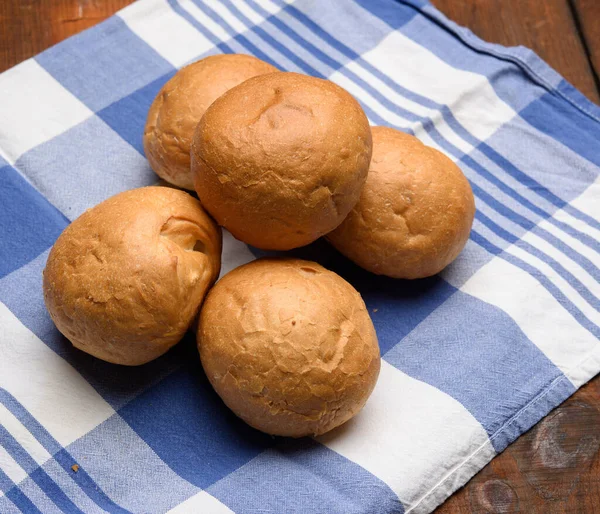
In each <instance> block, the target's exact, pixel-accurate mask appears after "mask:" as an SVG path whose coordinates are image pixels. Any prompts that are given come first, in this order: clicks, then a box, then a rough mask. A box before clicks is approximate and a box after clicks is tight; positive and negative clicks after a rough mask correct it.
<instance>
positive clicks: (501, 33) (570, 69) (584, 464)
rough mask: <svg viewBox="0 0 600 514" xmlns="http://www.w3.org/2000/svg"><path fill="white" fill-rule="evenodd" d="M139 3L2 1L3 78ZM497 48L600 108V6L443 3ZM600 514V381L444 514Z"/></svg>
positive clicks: (500, 0)
mask: <svg viewBox="0 0 600 514" xmlns="http://www.w3.org/2000/svg"><path fill="white" fill-rule="evenodd" d="M130 1H131V0H0V71H2V70H5V69H6V68H9V67H10V66H13V65H14V64H17V63H18V62H20V61H22V60H23V59H26V58H28V57H31V56H32V55H35V54H37V53H38V52H41V51H42V50H44V49H45V48H47V47H48V46H50V45H53V44H55V43H57V42H59V41H61V40H63V39H65V38H66V37H69V36H71V35H72V34H75V33H76V32H79V31H81V30H83V29H86V28H88V27H90V26H92V25H94V24H96V23H98V22H100V21H101V20H103V19H104V18H106V17H107V16H110V15H111V14H113V13H114V12H115V11H117V10H118V9H120V8H121V7H124V6H125V5H127V4H129V3H130ZM433 3H434V4H435V5H436V6H437V7H438V8H439V9H440V10H441V11H442V12H444V13H445V14H446V15H447V16H448V17H449V18H451V19H453V20H454V21H456V22H457V23H459V24H460V25H465V26H467V27H469V28H470V29H471V30H472V31H473V32H474V33H475V34H477V35H478V36H480V37H481V38H483V39H486V40H488V41H491V42H495V43H501V44H503V45H508V46H514V45H524V46H528V47H529V48H532V49H533V50H534V51H535V52H536V53H537V54H538V55H540V56H541V57H542V58H543V59H545V60H546V61H547V62H548V63H550V64H551V65H552V66H553V67H554V68H555V69H556V70H558V71H559V72H560V73H561V74H562V75H563V76H564V77H565V78H566V79H567V80H568V81H569V82H571V83H572V84H574V85H575V86H576V87H577V88H578V89H579V90H580V91H582V92H583V93H584V94H585V95H586V96H587V97H588V98H589V99H591V100H592V101H594V102H596V103H600V80H599V78H598V77H599V74H600V0H433ZM508 512H522V513H528V514H529V513H531V514H551V513H581V514H591V513H600V377H597V378H596V379H595V380H593V381H592V382H590V383H589V384H588V385H586V386H585V387H583V388H582V389H581V390H579V391H578V392H577V393H576V394H575V395H573V397H572V398H571V399H569V400H568V401H567V402H565V403H564V404H563V405H561V406H560V407H559V408H558V409H556V410H555V411H554V412H552V413H551V414H550V415H549V416H548V417H546V418H545V419H544V420H543V421H542V422H540V423H539V424H538V425H537V426H536V427H534V428H533V429H532V430H531V431H529V432H528V433H527V434H525V435H523V436H522V437H520V438H519V439H518V440H517V441H516V442H515V443H513V444H512V445H511V446H509V447H508V448H507V450H506V451H504V453H502V454H501V455H500V456H498V457H496V458H495V459H494V460H493V461H492V462H491V463H490V464H489V465H488V466H486V467H485V468H484V469H483V470H482V471H481V472H480V473H479V474H477V476H475V477H474V478H473V479H472V480H471V481H470V482H469V484H468V485H467V486H466V487H465V488H464V489H462V490H460V491H458V492H457V493H456V494H455V495H454V496H453V497H452V498H450V499H449V500H448V501H447V502H446V503H445V504H444V505H443V506H442V507H440V508H439V509H438V510H437V513H438V514H450V513H477V514H482V513H508Z"/></svg>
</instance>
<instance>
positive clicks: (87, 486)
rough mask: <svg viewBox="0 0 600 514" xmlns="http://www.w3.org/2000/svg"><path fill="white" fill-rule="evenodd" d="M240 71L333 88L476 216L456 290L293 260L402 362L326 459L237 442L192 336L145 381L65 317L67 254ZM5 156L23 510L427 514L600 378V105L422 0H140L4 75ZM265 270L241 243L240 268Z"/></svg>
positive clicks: (1, 356) (5, 507)
mask: <svg viewBox="0 0 600 514" xmlns="http://www.w3.org/2000/svg"><path fill="white" fill-rule="evenodd" d="M218 52H240V53H250V54H254V55H256V56H257V57H259V58H261V59H264V60H265V61H268V62H270V63H272V64H274V65H275V66H277V67H279V68H281V69H283V70H293V71H299V72H302V73H308V74H311V75H314V76H317V77H326V78H329V79H331V80H333V81H335V82H337V83H338V84H340V85H342V86H343V87H345V88H346V89H347V90H348V91H350V92H351V93H352V94H353V95H355V96H356V98H358V100H359V101H360V102H361V103H362V105H363V107H364V109H365V112H366V113H367V115H368V117H369V119H370V120H371V122H372V123H373V124H380V125H389V126H393V127H398V128H401V129H403V130H405V131H408V132H411V133H413V134H415V135H416V136H418V137H419V138H421V140H422V141H424V142H425V143H426V144H428V145H431V146H433V147H436V148H439V149H441V150H442V151H444V152H445V153H446V154H448V155H449V156H450V157H451V158H452V159H453V160H454V161H456V162H457V163H458V164H459V165H460V167H461V168H462V169H463V171H464V172H465V174H466V175H467V176H468V178H469V180H470V181H471V185H472V187H473V191H474V193H475V196H476V201H477V214H476V217H475V223H474V225H473V231H472V233H471V239H470V241H469V242H468V244H467V246H466V248H465V250H464V251H463V253H462V254H461V256H460V257H459V259H458V260H457V261H456V262H455V263H453V264H452V265H451V266H450V267H449V268H448V269H446V270H445V271H444V272H443V273H442V274H441V275H440V276H436V277H432V278H429V279H425V280H418V281H412V282H406V281H398V280H390V279H386V278H381V277H377V276H374V275H370V274H368V273H366V272H364V271H362V270H360V269H358V268H356V267H355V266H353V265H352V264H351V263H349V262H348V261H346V260H345V259H343V258H342V257H341V256H339V255H336V254H334V253H333V251H332V250H331V249H330V248H329V247H328V246H327V244H325V243H323V242H319V243H317V244H314V245H311V246H309V247H307V248H304V249H301V250H299V251H297V252H295V253H296V254H297V255H301V256H304V257H307V258H312V259H317V260H319V261H321V262H322V263H324V264H325V265H326V266H327V267H329V268H331V269H333V270H335V271H337V272H338V273H340V274H342V275H343V276H344V277H346V278H347V279H348V280H349V281H350V282H351V283H352V284H354V286H355V287H357V289H358V290H359V291H360V292H361V294H362V295H363V298H364V299H365V302H366V304H367V306H368V308H369V310H370V312H371V313H372V317H373V321H374V323H375V327H376V329H377V333H378V336H379V343H380V345H381V353H382V355H383V362H382V369H381V375H380V378H379V382H378V384H377V387H376V389H375V391H374V393H373V395H372V397H371V398H370V400H369V401H368V403H367V405H366V407H365V408H364V410H363V411H362V412H361V413H360V414H359V415H358V416H357V417H356V418H355V419H354V420H352V421H350V422H349V423H347V424H346V425H345V426H343V427H340V428H339V429H337V430H335V431H334V432H333V433H330V434H327V435H325V436H322V437H318V438H316V439H308V438H307V439H303V440H289V439H283V438H272V437H269V436H266V435H264V434H262V433H259V432H257V431H255V430H253V429H251V428H249V427H248V426H246V425H245V424H244V423H243V422H241V421H240V420H238V419H237V418H236V417H235V416H234V415H233V414H232V413H231V412H230V411H229V410H228V409H227V408H226V407H225V406H224V405H223V404H222V402H221V401H220V400H219V398H218V397H217V396H216V395H215V393H214V392H213V391H212V389H211V388H210V386H209V384H208V382H207V380H206V378H205V376H204V374H203V373H202V369H201V366H200V364H199V359H198V356H197V352H196V349H195V347H194V341H193V336H190V337H188V338H186V339H185V340H184V341H183V342H182V343H181V344H180V345H178V346H177V347H176V348H175V349H174V350H172V351H170V352H169V353H168V354H167V355H165V356H164V357H162V358H160V359H158V360H157V361H155V362H152V363H150V364H147V365H145V366H141V367H138V368H124V367H120V366H115V365H111V364H108V363H105V362H102V361H99V360H97V359H94V358H92V357H90V356H88V355H86V354H84V353H82V352H80V351H77V350H75V349H73V348H72V347H71V345H70V344H69V343H68V341H66V340H65V338H63V337H62V336H61V335H60V334H59V333H58V331H57V330H56V329H55V327H54V326H53V324H52V322H51V320H50V318H49V316H48V314H47V313H46V310H45V308H44V304H43V299H42V287H41V276H42V269H43V267H44V264H45V262H46V259H47V256H48V251H49V248H50V246H51V245H52V243H53V242H54V240H55V239H56V237H57V236H58V234H59V233H60V232H61V231H62V230H63V229H64V228H65V226H66V225H67V224H68V223H69V221H71V220H73V219H75V218H76V217H77V216H79V215H80V214H81V213H82V212H83V211H84V210H85V209H87V208H89V207H91V206H93V205H95V204H97V203H98V202H100V201H101V200H104V199H105V198H107V197H108V196H111V195H113V194H115V193H118V192H119V191H123V190H126V189H129V188H134V187H139V186H144V185H149V184H153V183H155V182H156V180H157V177H156V176H155V175H154V174H153V172H152V171H151V169H150V168H149V166H148V163H147V161H146V159H145V158H144V153H143V150H142V130H143V126H144V122H145V118H146V113H147V111H148V108H149V106H150V103H151V101H152V100H153V98H154V96H155V95H156V93H157V92H158V90H159V89H160V87H161V86H162V85H163V84H164V83H165V82H166V81H167V80H168V79H169V78H170V77H172V76H173V74H174V73H175V71H176V70H177V69H178V68H180V67H181V66H183V65H184V64H186V63H188V62H190V61H193V60H196V59H199V58H202V57H204V56H206V55H209V54H214V53H218ZM0 153H1V156H2V157H1V158H0V161H1V162H0V301H1V303H0V423H1V426H0V512H2V513H3V514H7V513H12V512H18V511H22V512H27V513H30V512H43V513H54V512H69V513H70V512H85V513H95V512H105V511H107V512H134V513H162V512H167V511H168V512H178V513H181V512H184V513H185V512H192V513H193V512H199V513H209V514H212V513H225V512H227V513H229V512H232V511H233V512H239V513H258V512H260V513H266V512H272V513H293V512H298V513H313V512H319V513H328V514H330V513H344V514H347V513H373V514H374V513H377V514H379V513H391V512H394V513H402V512H414V513H417V512H421V513H423V512H430V511H432V510H433V509H434V508H435V507H436V506H437V505H439V504H440V503H441V502H442V501H443V500H444V499H445V498H446V497H448V496H449V495H450V494H451V493H452V492H453V491H454V490H456V489H457V488H458V487H460V486H461V485H463V484H464V483H465V482H466V481H467V480H468V479H469V478H470V477H471V476H473V474H475V473H476V472H477V471H478V470H479V469H481V467H483V466H484V465H485V464H486V463H487V462H488V461H489V460H490V459H492V458H493V457H494V455H496V454H497V453H499V452H501V451H502V450H503V449H504V448H506V446H507V445H508V444H509V443H510V442H511V441H513V440H514V439H515V438H517V437H518V436H519V435H520V434H522V433H523V432H525V431H526V430H527V429H529V428H530V427H531V426H532V425H533V424H534V423H536V422H537V421H539V420H540V419H541V418H542V417H543V416H545V415H546V414H548V412H549V411H550V410H551V409H553V408H554V407H556V406H557V405H558V404H559V403H561V402H562V401H563V400H565V399H566V398H567V397H568V396H570V395H571V394H573V392H574V391H575V390H576V389H577V388H579V387H580V386H581V385H582V384H584V383H585V382H586V381H588V380H590V378H592V377H593V376H594V375H595V374H596V373H598V372H599V371H600V343H599V339H598V336H599V334H600V328H599V326H600V317H599V314H598V311H599V307H600V301H599V297H600V284H599V278H600V270H599V264H600V259H599V253H600V242H599V241H600V221H599V219H600V181H599V180H598V172H599V165H600V108H599V107H598V106H596V105H593V104H591V103H590V102H589V101H587V100H586V99H585V98H584V97H583V96H582V95H581V94H580V93H578V92H577V91H576V90H575V89H574V88H573V87H572V86H570V85H569V84H567V83H566V82H565V81H564V80H563V79H562V78H561V77H560V76H558V75H557V74H556V73H555V72H554V71H552V70H551V69H550V68H549V67H548V66H547V65H546V64H544V63H543V62H542V61H541V60H540V59H539V58H538V57H536V56H535V55H534V54H533V53H532V52H530V51H529V50H527V49H525V48H520V47H518V48H503V47H500V46H496V45H491V44H487V43H484V42H482V41H481V40H479V39H477V38H476V37H475V36H474V35H473V34H472V33H470V32H469V31H467V30H465V29H462V28H460V27H457V26H456V25H455V24H453V23H452V22H450V21H448V20H447V19H446V18H444V16H443V15H441V14H440V13H439V12H438V11H436V10H435V9H434V8H433V7H432V6H431V5H429V4H427V3H424V2H423V1H422V0H353V1H349V0H336V1H327V2H321V1H317V0H298V1H296V2H291V3H290V2H285V1H283V0H224V1H218V2H217V1H211V0H193V1H192V0H141V1H139V2H137V3H135V4H133V5H131V6H130V7H127V8H126V9H124V10H123V11H121V12H120V13H118V14H117V15H116V16H114V17H112V18H110V19H109V20H107V21H106V22H104V23H102V24H100V25H98V26H96V27H94V28H93V29H91V30H88V31H86V32H84V33H82V34H80V35H78V36H76V37H73V38H71V39H69V40H67V41H65V42H64V43H61V44H59V45H57V46H55V47H53V48H51V49H49V50H47V51H45V52H43V53H42V54H40V55H38V56H37V57H35V58H33V59H30V60H28V61H25V62H23V63H22V64H20V65H18V66H16V67H14V68H13V69H11V70H9V71H7V72H5V73H4V74H2V75H0ZM258 253H259V252H258V251H257V250H255V249H253V248H249V247H247V246H246V245H244V244H242V243H240V242H238V241H236V240H234V239H233V238H232V237H231V236H229V235H227V234H226V235H225V241H224V266H223V267H224V270H223V271H224V272H225V271H227V270H229V269H231V268H233V267H235V266H237V265H239V264H241V263H244V262H247V261H249V260H252V259H254V258H255V257H256V256H257V255H258Z"/></svg>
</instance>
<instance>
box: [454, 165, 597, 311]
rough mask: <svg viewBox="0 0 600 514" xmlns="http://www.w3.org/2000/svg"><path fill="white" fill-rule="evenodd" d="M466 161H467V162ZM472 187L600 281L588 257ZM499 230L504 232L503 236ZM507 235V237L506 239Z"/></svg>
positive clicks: (508, 217)
mask: <svg viewBox="0 0 600 514" xmlns="http://www.w3.org/2000/svg"><path fill="white" fill-rule="evenodd" d="M469 160H470V159H469ZM465 161H467V160H465ZM471 187H472V189H473V193H474V194H475V195H476V196H477V197H478V198H481V199H482V200H484V201H485V203H486V204H487V205H488V206H489V207H491V208H492V209H494V210H495V211H496V212H498V213H500V214H502V215H504V217H506V218H507V219H509V220H511V221H513V222H514V223H516V224H517V225H519V226H521V227H523V228H524V229H526V230H527V231H532V232H534V233H535V234H536V235H538V236H540V238H542V239H544V240H546V241H548V242H549V243H550V244H551V245H552V246H554V247H555V248H556V249H557V250H559V251H561V252H562V253H563V254H564V255H566V256H568V257H570V258H571V259H573V260H574V261H575V262H577V263H578V264H579V265H580V266H581V267H582V268H583V269H585V270H586V271H587V272H588V273H590V275H592V277H594V278H596V279H597V280H598V279H600V275H599V271H600V270H598V267H597V266H596V264H594V263H593V262H592V261H590V260H589V259H588V258H587V257H585V256H583V255H581V254H580V253H578V252H576V251H575V250H573V248H572V247H570V246H569V245H566V244H565V243H563V242H562V241H561V240H560V239H558V238H557V237H556V236H554V235H553V234H551V233H550V232H548V231H547V230H544V229H543V228H541V227H539V226H537V225H536V224H535V223H533V222H532V221H530V220H529V219H528V218H525V217H524V216H521V215H520V214H518V213H517V212H515V211H513V210H512V209H510V208H509V207H507V206H506V204H503V203H501V202H499V201H497V200H496V199H495V198H494V197H493V196H491V195H490V194H488V193H487V192H485V191H484V190H483V189H481V188H480V187H479V186H478V185H476V184H473V183H471ZM495 226H497V227H498V225H495ZM498 230H502V234H501V233H500V232H499V231H498ZM498 230H496V229H494V231H495V232H496V233H497V234H499V235H502V237H503V238H504V239H506V240H507V241H509V242H511V243H512V242H515V241H516V240H518V239H519V238H518V237H515V236H514V234H512V233H510V232H509V231H507V230H504V229H501V228H500V227H498ZM505 235H506V237H505ZM595 246H599V245H595ZM593 249H594V250H597V251H600V247H599V248H598V249H596V248H593ZM536 251H537V250H536ZM529 253H532V254H533V255H537V253H535V252H534V251H529ZM544 255H545V254H544ZM538 256H539V255H538ZM546 258H547V259H550V260H551V258H550V257H548V256H546ZM550 260H548V261H546V262H550ZM557 271H558V270H557ZM561 275H571V274H570V272H569V271H568V270H565V269H563V272H561ZM571 276H572V275H571ZM592 298H594V297H593V295H592ZM593 301H594V300H592V302H593Z"/></svg>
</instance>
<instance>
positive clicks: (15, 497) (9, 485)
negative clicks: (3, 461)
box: [0, 468, 42, 514]
mask: <svg viewBox="0 0 600 514" xmlns="http://www.w3.org/2000/svg"><path fill="white" fill-rule="evenodd" d="M0 490H1V491H3V492H4V493H5V495H4V496H3V497H2V498H0V509H2V510H1V511H0V512H3V513H4V512H7V513H10V512H11V510H10V506H7V507H6V509H4V508H3V505H2V504H3V503H4V502H5V501H7V500H8V501H10V502H11V503H12V504H13V505H14V506H15V507H17V509H19V511H20V512H22V513H26V514H30V513H31V514H36V513H39V514H42V512H41V511H40V510H39V509H38V508H37V507H36V506H35V505H34V504H33V502H32V501H31V500H30V499H29V498H28V497H27V496H25V494H24V493H23V491H21V489H20V488H19V486H18V485H17V484H15V483H14V482H13V481H12V480H11V479H10V478H9V477H8V476H7V475H6V473H4V471H2V468H0Z"/></svg>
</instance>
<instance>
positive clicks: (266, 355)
mask: <svg viewBox="0 0 600 514" xmlns="http://www.w3.org/2000/svg"><path fill="white" fill-rule="evenodd" d="M198 348H199V351H200V358H201V360H202V365H203V367H204V370H205V372H206V375H207V376H208V379H209V380H210V382H211V384H212V385H213V387H214V388H215V390H216V391H217V393H218V394H219V396H221V398H222V399H223V401H224V402H225V404H226V405H227V406H228V407H229V408H230V409H231V410H233V412H235V414H237V415H238V416H239V417H241V418H242V419H243V420H244V421H246V422H247V423H248V424H250V425H252V426H253V427H255V428H257V429H259V430H262V431H264V432H267V433H270V434H274V435H282V436H291V437H302V436H306V435H318V434H323V433H325V432H327V431H329V430H331V429H333V428H335V427H336V426H339V425H341V424H342V423H344V422H346V421H348V420H349V419H350V418H351V417H352V416H354V415H355V414H356V413H357V412H358V411H359V410H360V409H361V408H362V407H363V405H364V404H365V402H366V401H367V398H368V397H369V395H370V394H371V391H372V390H373V388H374V386H375V382H376V381H377V377H378V374H379V367H380V356H379V346H378V344H377V336H376V334H375V329H374V328H373V324H372V322H371V319H370V317H369V314H368V312H367V310H366V307H365V304H364V302H363V301H362V299H361V297H360V295H359V294H358V292H357V291H356V290H355V289H354V288H353V287H352V286H351V285H350V284H348V282H346V281H345V280H344V279H342V278H341V277H340V276H338V275H336V274H335V273H333V272H331V271H328V270H326V269H325V268H323V267H321V266H320V265H318V264H316V263H314V262H310V261H303V260H298V259H260V260H257V261H254V262H252V263H250V264H246V265H244V266H241V267H239V268H237V269H235V270H234V271H232V272H230V273H228V274H227V275H226V276H225V277H224V278H223V279H221V280H220V281H219V282H218V283H217V285H216V286H215V287H214V288H213V289H212V290H211V291H210V293H209V294H208V296H207V298H206V302H205V304H204V306H203V308H202V311H201V314H200V323H199V327H198Z"/></svg>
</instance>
